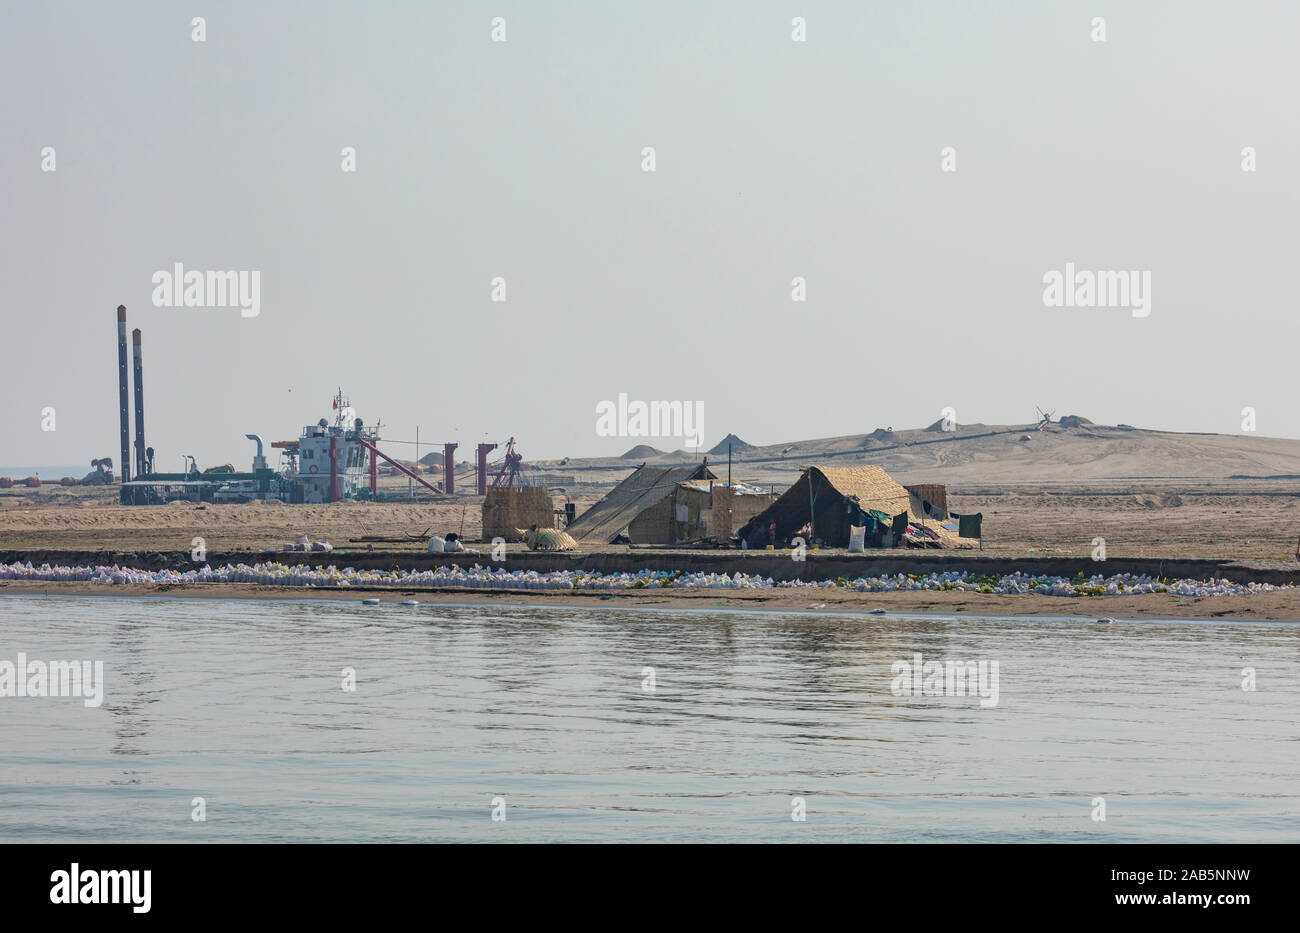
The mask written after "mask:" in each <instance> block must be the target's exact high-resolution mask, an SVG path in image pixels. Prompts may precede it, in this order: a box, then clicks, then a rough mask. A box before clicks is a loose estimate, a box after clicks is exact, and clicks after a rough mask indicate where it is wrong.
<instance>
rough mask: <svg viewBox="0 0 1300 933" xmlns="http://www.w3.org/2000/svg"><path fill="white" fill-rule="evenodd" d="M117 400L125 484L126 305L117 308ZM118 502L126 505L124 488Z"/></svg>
mask: <svg viewBox="0 0 1300 933" xmlns="http://www.w3.org/2000/svg"><path fill="white" fill-rule="evenodd" d="M117 399H118V402H119V404H120V407H121V418H122V462H121V463H119V464H118V473H119V475H120V476H121V477H122V482H123V483H125V482H126V481H127V479H128V478H129V477H130V476H131V413H130V412H129V411H128V410H127V404H128V403H127V397H126V305H118V306H117ZM119 501H120V502H121V503H122V504H123V505H126V504H127V501H128V497H127V489H126V487H125V486H123V487H122V490H121V495H120V497H119Z"/></svg>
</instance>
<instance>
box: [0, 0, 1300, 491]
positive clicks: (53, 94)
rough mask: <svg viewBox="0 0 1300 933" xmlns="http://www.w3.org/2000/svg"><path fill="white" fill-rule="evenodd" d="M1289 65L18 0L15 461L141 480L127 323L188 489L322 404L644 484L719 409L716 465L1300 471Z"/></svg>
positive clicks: (705, 14)
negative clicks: (1083, 303)
mask: <svg viewBox="0 0 1300 933" xmlns="http://www.w3.org/2000/svg"><path fill="white" fill-rule="evenodd" d="M195 16H202V17H204V18H205V20H206V41H205V42H195V41H193V40H192V37H191V34H192V28H193V27H192V25H191V20H192V18H193V17H195ZM497 16H500V17H504V18H505V21H506V41H505V42H493V41H491V33H492V19H493V17H497ZM796 16H802V17H804V18H805V20H806V23H807V41H806V42H795V41H792V39H791V31H792V24H791V20H792V19H793V18H794V17H796ZM1097 16H1102V17H1105V21H1106V22H1105V30H1106V41H1105V42H1094V41H1093V40H1092V31H1093V25H1092V20H1093V18H1094V17H1097ZM1298 32H1300V6H1297V5H1296V4H1294V3H1288V2H1281V0H1278V2H1272V3H1249V2H1247V3H1218V4H1208V3H1189V2H1169V3H1156V2H1141V3H1136V2H1129V3H1114V2H1089V3H1042V2H1029V0H1026V2H1019V3H1011V2H992V3H947V2H945V3H940V2H917V3H866V2H848V0H846V2H809V0H797V2H770V3H769V2H756V0H743V2H742V0H736V2H711V0H689V2H680V3H673V2H656V3H649V4H646V3H631V2H590V3H586V2H572V0H564V2H538V0H530V2H518V3H516V2H504V0H502V2H497V0H493V2H489V3H478V2H457V3H415V2H409V3H369V4H362V3H360V2H357V3H324V2H310V3H306V2H305V3H287V2H274V0H270V2H250V3H221V2H215V0H200V2H196V3H189V4H176V3H143V2H131V3H116V4H105V3H97V2H94V3H92V2H85V3H71V4H64V3H49V2H42V3H39V4H36V3H30V4H29V3H19V2H17V0H5V2H4V3H3V7H2V9H0V87H2V88H3V95H4V106H3V111H2V113H3V127H4V132H3V134H2V136H0V205H3V215H4V224H3V232H2V233H0V256H2V257H3V271H4V282H5V292H6V299H7V300H6V310H5V312H4V326H3V329H2V330H0V334H2V335H3V336H2V337H0V340H2V341H3V347H4V354H3V365H2V366H0V389H2V390H3V393H4V397H5V399H6V401H7V403H8V404H9V406H10V408H11V413H12V417H11V418H10V424H9V429H8V430H7V431H6V432H5V434H4V439H3V440H0V463H5V464H56V463H72V464H75V463H79V462H87V463H88V462H89V460H90V459H91V458H92V457H96V456H104V455H110V456H112V457H113V459H114V461H116V460H117V459H118V434H117V432H118V415H117V361H116V347H115V340H116V329H115V311H114V309H115V308H116V306H117V305H118V304H125V305H126V306H127V308H128V314H129V321H130V326H131V327H140V328H142V329H143V331H144V350H145V385H146V400H145V402H146V419H145V420H146V427H147V434H148V436H147V440H148V442H149V443H150V444H151V445H152V446H153V447H155V448H156V449H157V451H158V468H159V469H162V470H176V469H179V468H180V457H181V454H184V453H192V454H195V455H196V456H197V457H198V459H199V462H200V465H201V466H207V465H211V464H213V463H220V462H225V461H230V462H233V463H235V464H236V465H237V466H238V467H239V468H241V469H246V468H247V467H248V461H249V459H250V458H251V456H252V452H253V451H252V445H251V443H250V442H248V441H246V440H244V439H243V435H244V434H245V433H247V432H254V433H259V434H261V435H262V436H263V437H264V438H265V439H266V440H267V441H270V440H274V439H281V438H285V439H287V438H294V437H296V436H297V432H298V429H299V428H301V426H302V425H304V424H308V423H311V422H314V421H316V420H317V419H318V418H320V417H322V416H324V415H326V414H327V413H328V408H329V402H330V398H331V396H332V394H333V392H334V389H335V387H336V386H338V385H342V386H343V388H344V389H345V391H346V392H348V393H349V394H350V395H351V398H352V401H353V404H354V405H355V407H356V408H357V410H358V412H359V413H360V414H361V415H362V417H363V418H365V419H366V420H367V421H374V420H375V419H377V418H382V419H383V423H384V425H385V426H386V427H385V428H384V430H383V433H384V435H385V436H387V437H389V438H394V439H399V440H404V439H413V438H414V434H415V427H416V425H419V426H420V436H421V438H422V439H423V440H426V441H429V442H436V443H438V444H440V443H441V442H442V441H444V440H457V441H459V442H460V444H461V447H460V450H459V451H458V456H461V457H464V458H467V459H468V458H471V457H472V455H473V446H474V444H475V443H477V442H478V441H480V440H484V439H489V440H492V441H504V440H505V439H506V437H508V436H509V435H512V434H513V435H515V436H516V437H517V438H518V439H519V444H520V449H521V450H522V451H523V453H524V454H525V456H526V457H529V458H544V457H559V456H565V455H576V456H585V455H599V454H617V453H621V452H622V451H623V450H626V449H627V448H628V447H631V446H632V445H634V444H636V443H638V442H640V440H641V439H639V438H633V439H629V438H604V437H598V436H597V435H596V431H595V426H596V405H597V403H599V402H600V401H602V400H605V399H616V398H617V397H618V394H619V393H620V392H625V393H627V394H628V395H629V397H630V398H632V399H678V400H687V401H694V400H698V401H702V402H703V403H704V410H705V418H704V428H705V430H704V441H705V445H706V446H711V445H712V444H713V443H715V442H716V441H717V440H718V439H720V438H721V437H722V436H723V435H724V434H726V433H727V432H728V431H734V432H736V433H737V434H738V435H740V436H741V437H742V438H744V439H745V440H748V441H750V442H751V443H776V442H780V441H786V440H796V439H804V438H812V437H822V436H831V435H839V434H850V433H860V432H868V431H871V430H872V429H873V428H876V427H879V426H884V425H893V426H894V427H900V428H901V427H919V426H921V425H924V424H928V423H930V422H932V421H934V420H936V419H938V418H939V417H940V411H941V409H943V408H944V407H945V406H952V407H953V408H955V409H956V412H957V420H958V421H961V422H964V423H965V422H974V421H983V422H988V423H1007V422H1013V423H1014V422H1023V421H1028V420H1031V419H1032V418H1033V417H1034V405H1035V404H1036V403H1037V404H1042V405H1043V406H1045V407H1048V408H1053V409H1056V411H1057V412H1058V414H1069V413H1077V414H1082V415H1085V416H1087V417H1090V418H1092V419H1093V420H1095V421H1100V422H1106V423H1115V422H1126V423H1130V424H1135V425H1140V426H1145V427H1160V428H1167V429H1173V430H1186V431H1214V432H1225V433H1235V432H1238V431H1240V429H1241V409H1242V408H1243V407H1245V406H1253V407H1255V408H1256V409H1257V410H1258V425H1259V431H1260V433H1262V434H1269V435H1275V436H1293V437H1294V436H1297V435H1300V411H1298V410H1297V407H1296V405H1295V404H1294V401H1293V399H1294V396H1295V387H1296V380H1295V368H1296V367H1295V365H1294V362H1293V361H1294V358H1295V352H1296V350H1295V334H1296V327H1295V325H1294V324H1293V314H1294V313H1295V310H1296V307H1297V297H1300V288H1298V286H1297V281H1296V276H1295V272H1294V271H1293V270H1295V268H1296V263H1295V261H1294V256H1293V251H1294V249H1295V244H1296V235H1295V220H1296V216H1297V206H1298V205H1297V201H1298V200H1300V199H1298V198H1297V191H1300V187H1298V185H1297V176H1298V173H1300V145H1298V143H1300V129H1298V126H1300V121H1297V118H1296V115H1295V89H1296V87H1297V86H1300V58H1297V56H1296V55H1295V50H1294V36H1295V35H1296V34H1297V33H1298ZM47 146H48V147H53V148H54V149H55V153H56V159H57V162H56V171H53V172H43V171H42V149H43V148H44V147H47ZM345 146H352V147H355V149H356V167H357V170H356V171H355V172H344V171H342V169H341V163H342V155H341V150H342V149H343V147H345ZM647 146H652V147H654V149H655V154H656V171H654V172H644V171H642V149H643V147H647ZM948 146H951V147H954V148H955V150H956V166H957V170H956V171H955V172H944V171H942V170H941V152H942V150H943V149H944V147H948ZM1246 146H1252V147H1255V149H1256V151H1257V159H1258V171H1256V172H1253V173H1249V172H1243V171H1242V168H1241V165H1242V149H1243V147H1246ZM177 262H181V263H184V265H185V267H186V268H187V269H197V270H210V269H211V270H226V269H231V270H256V271H258V272H259V273H260V277H261V313H260V314H259V315H258V316H257V317H255V318H243V317H241V316H240V313H239V311H238V310H230V309H214V310H199V309H167V308H156V307H154V306H153V304H152V303H151V296H152V294H153V284H152V282H151V277H152V276H153V274H154V272H156V271H158V270H170V269H171V268H172V266H173V265H174V264H175V263H177ZM1067 262H1073V263H1074V264H1075V265H1076V266H1077V267H1078V268H1080V269H1091V270H1108V269H1115V270H1145V271H1149V272H1150V273H1151V280H1152V289H1151V292H1152V294H1151V313H1150V316H1149V317H1146V318H1135V317H1134V316H1132V315H1131V314H1130V313H1129V312H1128V311H1124V310H1114V309H1081V308H1061V309H1058V308H1048V307H1045V306H1044V302H1043V290H1044V285H1043V277H1044V274H1045V273H1047V272H1048V271H1050V270H1063V269H1064V267H1065V264H1066V263H1067ZM497 276H500V277H503V278H504V279H505V281H506V289H507V291H506V297H507V300H506V301H504V302H493V301H492V300H491V298H492V295H491V291H492V280H493V278H494V277H497ZM795 276H802V277H804V278H805V279H806V282H807V301H806V302H802V303H800V302H795V301H792V300H791V280H792V279H793V278H794V277H795ZM46 406H53V407H54V408H55V409H56V412H57V430H55V431H53V432H45V431H42V430H41V421H42V418H41V411H42V409H43V408H45V407H46ZM652 442H654V441H653V440H652ZM658 446H669V447H671V446H679V443H673V442H665V443H660V444H658ZM390 449H391V451H392V452H394V453H396V454H397V455H399V456H410V454H411V452H412V451H411V448H409V447H407V446H404V445H398V444H393V445H391V447H390ZM430 449H432V448H430ZM272 465H274V460H273V461H272Z"/></svg>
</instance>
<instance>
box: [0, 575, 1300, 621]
mask: <svg viewBox="0 0 1300 933" xmlns="http://www.w3.org/2000/svg"><path fill="white" fill-rule="evenodd" d="M0 596H108V597H113V596H117V597H121V596H137V597H138V596H167V597H183V598H197V599H334V600H344V601H351V602H360V600H362V599H365V598H378V599H381V600H383V601H384V602H386V603H397V602H400V601H402V600H406V599H415V600H419V601H420V602H421V603H428V604H433V605H436V604H439V603H461V604H474V605H484V606H583V607H592V606H606V607H639V608H646V607H656V608H665V609H671V608H680V609H715V608H716V609H720V610H737V609H743V610H750V611H768V612H804V611H814V612H826V613H835V612H854V613H865V612H869V611H870V610H872V609H884V610H885V611H887V612H907V613H935V614H939V615H971V616H999V617H1005V618H1022V617H1023V618H1035V617H1072V618H1093V619H1100V618H1107V617H1109V618H1115V619H1221V620H1240V621H1287V622H1290V621H1300V591H1297V590H1288V591H1283V592H1277V593H1260V594H1254V595H1248V596H1220V597H1204V598H1195V597H1186V596H1182V597H1180V596H1171V595H1169V594H1164V593H1149V594H1145V595H1140V596H1097V597H1086V598H1069V597H1059V596H1041V595H1038V594H1023V595H1015V596H995V595H990V594H983V593H960V592H952V591H948V592H923V591H910V592H884V593H857V592H850V591H844V590H832V589H827V590H820V591H818V590H806V589H805V590H780V589H770V590H745V591H724V590H716V589H684V588H682V589H673V590H671V591H669V592H664V591H656V590H621V591H614V592H609V591H595V590H557V591H549V592H519V591H509V590H505V591H499V592H496V591H487V592H485V591H483V590H459V589H437V590H434V589H421V588H410V589H400V588H394V587H376V588H360V587H355V588H348V589H334V588H306V587H275V586H259V585H256V584H244V583H192V584H122V585H109V584H91V583H47V582H36V581H33V582H26V581H6V582H3V583H0Z"/></svg>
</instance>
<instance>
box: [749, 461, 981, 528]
mask: <svg viewBox="0 0 1300 933" xmlns="http://www.w3.org/2000/svg"><path fill="white" fill-rule="evenodd" d="M917 489H918V490H923V491H924V492H926V493H929V496H930V498H923V497H922V495H920V494H918V492H911V491H909V490H908V489H907V488H906V487H904V486H902V485H901V484H899V483H898V482H897V481H895V480H894V479H893V477H891V476H890V475H889V474H888V473H886V472H885V471H884V470H883V469H881V468H880V467H878V466H858V467H809V468H808V469H806V470H804V472H803V475H802V476H800V477H799V480H798V482H796V483H795V484H794V485H793V486H791V487H790V488H789V489H788V490H786V492H785V493H784V494H782V496H781V497H780V498H779V499H777V500H776V501H775V502H774V503H772V505H771V506H770V507H769V508H767V509H766V510H765V511H763V512H761V513H760V514H758V515H756V516H755V517H754V518H752V519H750V520H749V521H748V522H746V523H745V525H744V526H743V527H742V528H741V529H740V533H739V536H740V538H741V539H742V540H744V541H747V542H749V545H750V546H751V547H762V546H763V545H766V544H768V543H771V533H770V528H771V526H772V525H773V524H775V525H776V543H777V544H786V543H788V542H789V541H790V539H791V538H793V537H794V536H796V535H799V534H800V533H801V532H802V533H803V536H804V537H805V538H806V539H807V540H808V542H809V543H811V542H813V541H821V542H823V543H824V544H826V545H827V546H829V547H844V546H846V545H847V544H848V542H849V533H850V532H849V529H850V528H851V527H853V526H855V525H856V526H862V525H866V526H867V529H868V534H867V543H868V544H871V545H874V546H876V547H882V546H886V547H887V546H892V545H898V544H903V543H915V544H924V543H932V544H933V546H947V547H968V546H969V547H973V546H974V545H975V542H974V541H969V540H967V539H964V538H959V537H958V535H957V532H955V531H951V530H949V529H947V528H944V527H943V525H942V524H941V520H940V519H939V518H936V517H933V516H934V515H935V514H938V508H939V507H940V503H939V502H934V501H932V500H933V499H940V500H941V502H942V506H941V507H942V508H943V509H944V510H945V511H946V508H947V494H946V491H944V492H943V493H942V495H941V493H940V490H941V489H942V487H934V486H928V487H917ZM909 529H913V530H914V532H915V533H913V531H910V530H909Z"/></svg>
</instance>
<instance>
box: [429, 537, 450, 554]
mask: <svg viewBox="0 0 1300 933" xmlns="http://www.w3.org/2000/svg"><path fill="white" fill-rule="evenodd" d="M446 545H447V541H446V539H445V538H443V536H442V535H431V536H430V537H429V553H430V554H441V553H442V551H443V548H445V547H446Z"/></svg>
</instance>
